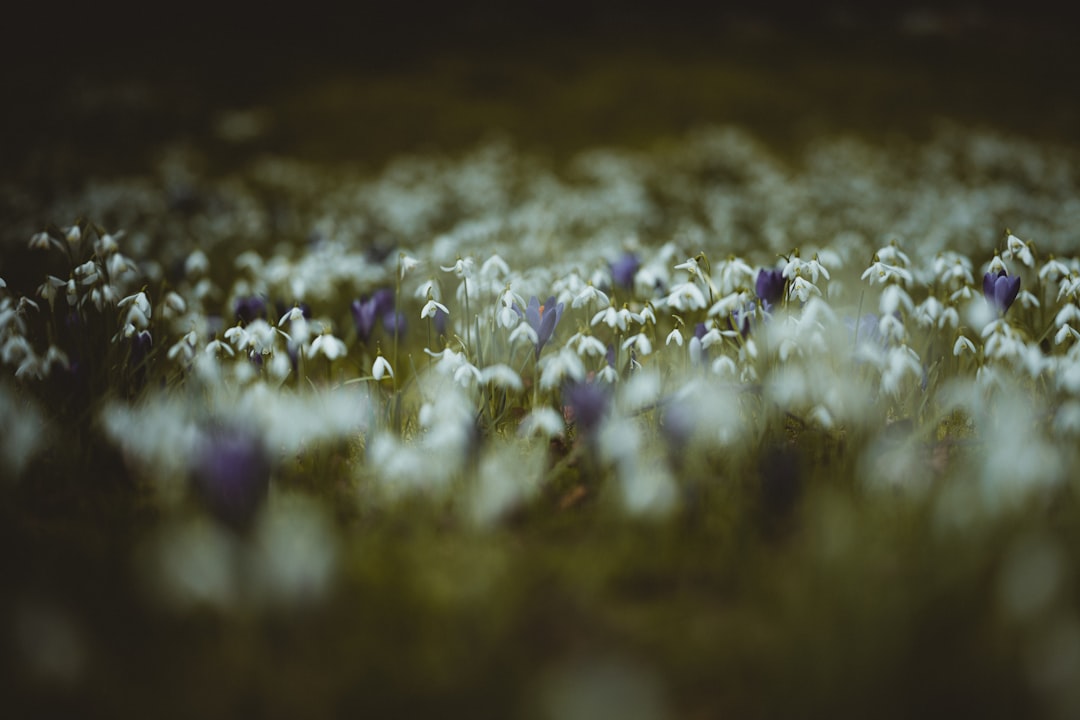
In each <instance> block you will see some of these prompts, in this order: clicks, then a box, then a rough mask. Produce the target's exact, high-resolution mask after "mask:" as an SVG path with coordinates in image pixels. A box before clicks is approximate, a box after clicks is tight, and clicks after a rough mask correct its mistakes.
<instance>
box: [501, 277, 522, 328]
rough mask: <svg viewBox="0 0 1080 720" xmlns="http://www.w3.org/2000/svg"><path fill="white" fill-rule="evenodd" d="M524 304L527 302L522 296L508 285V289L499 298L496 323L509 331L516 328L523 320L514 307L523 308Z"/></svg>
mask: <svg viewBox="0 0 1080 720" xmlns="http://www.w3.org/2000/svg"><path fill="white" fill-rule="evenodd" d="M524 304H525V301H524V300H523V299H522V298H521V296H520V295H518V294H517V293H516V292H514V291H513V290H511V289H510V285H509V284H507V286H506V289H505V290H503V292H502V294H501V295H500V296H499V310H498V311H497V312H496V313H495V319H496V321H497V322H498V323H499V325H501V326H502V327H504V328H506V329H507V330H510V329H512V328H514V327H515V326H517V324H518V322H519V321H520V320H521V315H519V314H518V312H517V310H515V309H514V307H515V306H517V307H521V306H522V305H524Z"/></svg>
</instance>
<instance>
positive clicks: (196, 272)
mask: <svg viewBox="0 0 1080 720" xmlns="http://www.w3.org/2000/svg"><path fill="white" fill-rule="evenodd" d="M209 271H210V258H208V257H206V253H204V252H203V251H202V250H196V251H194V252H193V253H191V254H190V255H188V256H187V260H185V261H184V274H185V275H186V276H187V277H189V278H198V277H202V276H203V275H205V274H206V273H208V272H209Z"/></svg>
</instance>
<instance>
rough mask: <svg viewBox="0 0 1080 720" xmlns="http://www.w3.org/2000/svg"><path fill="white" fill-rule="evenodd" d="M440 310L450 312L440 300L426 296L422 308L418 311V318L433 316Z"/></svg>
mask: <svg viewBox="0 0 1080 720" xmlns="http://www.w3.org/2000/svg"><path fill="white" fill-rule="evenodd" d="M440 311H441V312H443V313H446V314H447V315H449V314H450V311H449V310H447V308H446V306H445V305H443V304H442V303H441V302H439V301H437V300H436V299H435V298H428V301H427V304H425V305H424V308H423V309H422V310H421V311H420V319H421V320H423V319H424V318H429V317H430V318H433V317H435V315H436V314H437V313H438V312H440Z"/></svg>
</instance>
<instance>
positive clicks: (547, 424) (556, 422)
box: [518, 407, 566, 438]
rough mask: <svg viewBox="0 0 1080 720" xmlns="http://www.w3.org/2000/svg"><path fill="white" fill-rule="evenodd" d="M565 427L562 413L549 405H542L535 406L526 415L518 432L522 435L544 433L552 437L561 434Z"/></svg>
mask: <svg viewBox="0 0 1080 720" xmlns="http://www.w3.org/2000/svg"><path fill="white" fill-rule="evenodd" d="M565 429H566V423H564V422H563V418H562V415H560V414H559V413H557V412H555V411H554V410H553V409H551V408H549V407H542V408H534V409H533V411H532V412H530V413H529V414H528V415H526V416H525V418H524V419H523V420H522V421H521V426H520V427H519V428H518V434H519V435H521V436H522V437H529V436H532V435H542V436H544V437H548V438H550V437H554V436H556V435H559V434H560V433H562V431H563V430H565Z"/></svg>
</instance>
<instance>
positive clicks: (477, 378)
mask: <svg viewBox="0 0 1080 720" xmlns="http://www.w3.org/2000/svg"><path fill="white" fill-rule="evenodd" d="M482 380H483V375H482V374H481V372H480V370H479V368H477V367H476V366H475V365H473V364H472V363H471V362H468V361H465V362H463V363H461V364H460V365H458V367H457V369H456V370H454V382H456V383H457V384H458V385H461V386H462V387H469V386H470V385H471V384H472V383H474V382H481V381H482Z"/></svg>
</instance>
